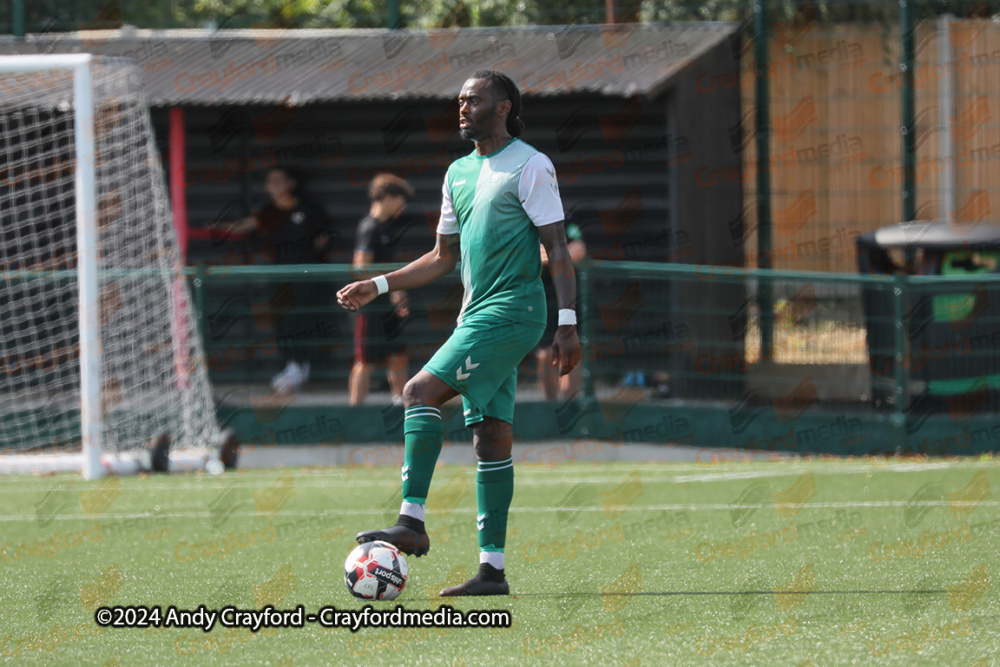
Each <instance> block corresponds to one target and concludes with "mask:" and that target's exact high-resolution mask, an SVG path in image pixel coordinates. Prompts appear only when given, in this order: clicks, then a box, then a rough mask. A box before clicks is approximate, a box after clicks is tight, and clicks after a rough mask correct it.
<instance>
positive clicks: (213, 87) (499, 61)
mask: <svg viewBox="0 0 1000 667" xmlns="http://www.w3.org/2000/svg"><path fill="white" fill-rule="evenodd" d="M735 29H736V25H735V24H731V23H678V24H669V25H666V24H652V25H640V24H620V25H613V26H596V25H595V26H535V27H528V28H454V29H447V30H443V29H442V30H432V31H406V30H404V31H398V30H397V31H390V30H264V29H261V30H240V31H217V32H206V31H202V30H173V31H149V30H135V29H128V28H126V29H125V30H115V31H103V32H83V33H49V34H41V35H28V36H27V37H26V38H25V40H24V41H22V42H18V41H15V40H14V39H13V38H10V37H7V38H4V39H2V40H0V53H3V54H13V53H76V52H82V51H87V52H91V53H97V54H101V55H109V56H120V57H128V58H130V59H132V60H134V61H135V62H136V63H138V65H139V66H140V68H141V69H142V70H143V76H144V80H145V85H146V90H147V93H148V95H149V99H150V102H151V103H152V104H154V105H171V104H248V103H276V102H278V101H281V100H283V99H284V98H286V97H288V96H290V97H291V100H290V102H291V103H294V104H303V103H307V102H321V101H333V100H340V101H350V100H368V99H403V98H447V97H453V96H455V95H457V93H458V90H459V89H460V88H461V84H462V82H463V81H464V80H465V79H466V78H467V77H468V75H469V74H470V73H471V72H472V71H473V70H476V69H482V68H488V69H499V70H502V71H505V72H506V73H507V74H509V75H510V76H511V77H512V78H513V79H514V80H515V81H516V82H517V84H518V85H519V86H520V87H521V90H522V92H524V93H525V94H526V95H531V94H538V95H558V94H563V93H572V92H595V93H600V94H604V95H615V96H630V95H634V94H645V95H655V94H657V93H659V92H660V91H661V90H662V89H663V88H664V87H665V85H666V84H667V82H668V81H669V79H670V77H671V76H672V75H673V74H675V73H676V72H678V71H680V70H681V69H683V68H684V67H685V66H686V65H687V64H689V63H691V62H693V61H694V60H696V59H697V58H698V57H700V56H701V55H702V54H704V53H705V52H706V51H708V50H709V49H711V48H712V47H714V46H716V45H717V44H718V43H719V42H721V41H722V40H725V39H727V38H729V37H730V35H732V34H733V32H734V31H735Z"/></svg>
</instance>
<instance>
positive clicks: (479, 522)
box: [476, 514, 486, 530]
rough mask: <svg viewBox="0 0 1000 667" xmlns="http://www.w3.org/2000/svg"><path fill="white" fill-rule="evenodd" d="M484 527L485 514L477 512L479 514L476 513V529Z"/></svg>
mask: <svg viewBox="0 0 1000 667" xmlns="http://www.w3.org/2000/svg"><path fill="white" fill-rule="evenodd" d="M485 527H486V515H485V514H479V515H477V516H476V528H477V529H478V530H482V529H483V528H485Z"/></svg>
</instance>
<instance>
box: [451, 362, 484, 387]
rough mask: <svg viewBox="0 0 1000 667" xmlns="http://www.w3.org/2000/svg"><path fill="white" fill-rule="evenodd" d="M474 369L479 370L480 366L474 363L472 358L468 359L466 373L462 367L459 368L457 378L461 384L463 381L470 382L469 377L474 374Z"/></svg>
mask: <svg viewBox="0 0 1000 667" xmlns="http://www.w3.org/2000/svg"><path fill="white" fill-rule="evenodd" d="M473 368H479V364H474V363H472V357H466V358H465V372H464V373H463V372H462V367H461V366H459V367H458V369H457V370H456V371H455V377H456V378H457V379H458V381H459V382H461V381H462V380H468V379H469V375H470V374H471V373H472V369H473Z"/></svg>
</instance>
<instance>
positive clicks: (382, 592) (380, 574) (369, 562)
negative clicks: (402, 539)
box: [344, 540, 408, 600]
mask: <svg viewBox="0 0 1000 667" xmlns="http://www.w3.org/2000/svg"><path fill="white" fill-rule="evenodd" d="M407 569H408V568H407V566H406V558H404V557H403V554H402V553H401V552H400V551H399V549H397V548H396V547H395V546H393V545H392V544H389V543H388V542H382V541H378V540H376V541H375V542H366V543H365V544H359V545H358V546H357V547H355V549H354V551H352V552H351V553H350V555H348V556H347V561H345V562H344V582H345V583H346V584H347V590H349V591H351V594H352V595H353V596H354V597H356V598H361V599H362V600H395V599H396V596H397V595H399V594H400V592H401V591H402V590H403V586H405V585H406V573H407Z"/></svg>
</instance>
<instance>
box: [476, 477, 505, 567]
mask: <svg viewBox="0 0 1000 667" xmlns="http://www.w3.org/2000/svg"><path fill="white" fill-rule="evenodd" d="M513 497H514V459H513V458H508V459H504V460H503V461H480V462H479V466H478V467H477V468H476V500H477V501H478V503H479V516H477V517H476V527H477V528H478V529H479V549H480V551H499V552H500V553H503V548H504V545H506V543H507V511H508V510H509V509H510V501H511V499H512V498H513Z"/></svg>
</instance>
